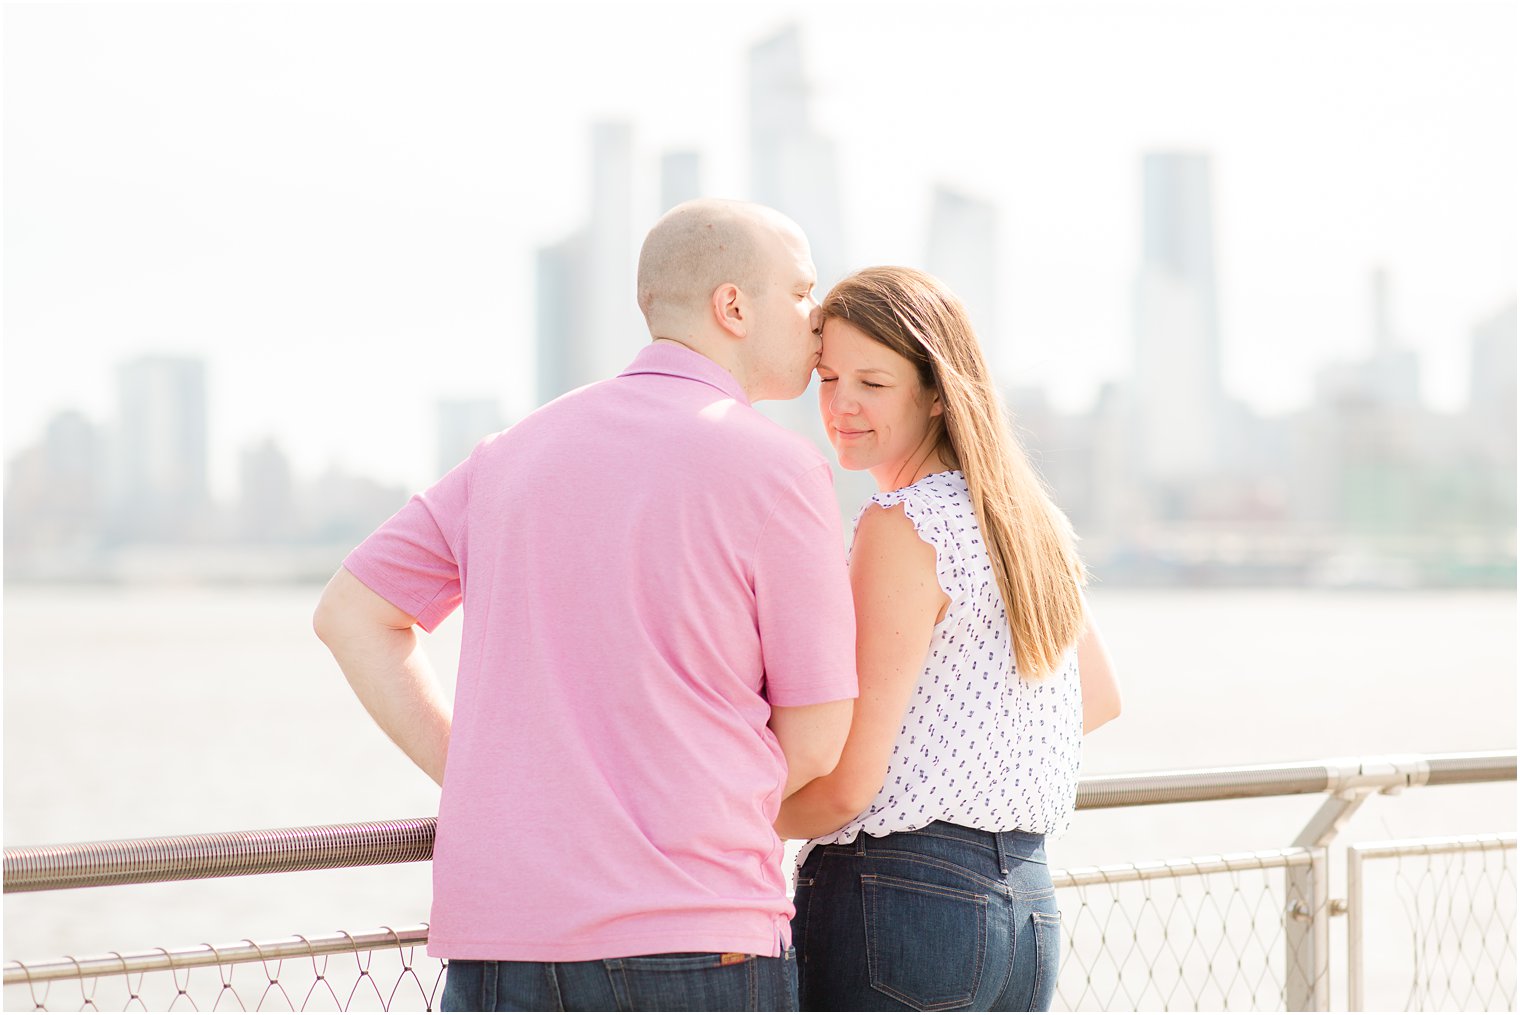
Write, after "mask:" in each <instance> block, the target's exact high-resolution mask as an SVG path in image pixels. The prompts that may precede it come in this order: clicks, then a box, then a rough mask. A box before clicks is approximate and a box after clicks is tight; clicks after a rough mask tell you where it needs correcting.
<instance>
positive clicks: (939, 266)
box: [926, 186, 1001, 375]
mask: <svg viewBox="0 0 1520 1015" xmlns="http://www.w3.org/2000/svg"><path fill="white" fill-rule="evenodd" d="M926 267H927V268H928V270H929V272H930V274H933V275H935V276H937V277H938V278H939V279H940V280H941V281H942V282H944V283H945V284H946V285H947V286H949V287H950V289H951V290H952V291H953V292H954V293H955V294H956V296H958V297H960V301H961V302H962V303H964V304H965V305H966V311H967V313H969V314H970V315H971V324H972V327H974V328H975V329H976V334H977V337H978V338H980V339H981V342H982V348H983V349H985V350H986V352H987V358H988V360H989V362H990V364H991V366H992V370H993V373H994V375H996V374H997V373H998V371H999V367H1000V363H999V360H1000V358H1001V357H1000V356H999V345H1000V337H999V335H998V330H997V270H998V210H997V207H996V206H995V205H994V204H992V203H991V202H990V201H982V200H979V199H977V198H974V197H971V196H970V195H968V194H963V193H961V192H959V191H956V190H952V189H950V188H948V187H943V186H938V187H935V188H934V202H933V205H932V206H931V210H930V213H929V257H928V261H927V262H926Z"/></svg>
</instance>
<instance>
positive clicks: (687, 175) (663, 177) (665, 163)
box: [658, 151, 702, 215]
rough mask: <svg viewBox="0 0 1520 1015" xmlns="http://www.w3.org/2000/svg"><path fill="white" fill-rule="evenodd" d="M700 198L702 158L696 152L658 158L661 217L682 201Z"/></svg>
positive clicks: (669, 154) (674, 153) (683, 152)
mask: <svg viewBox="0 0 1520 1015" xmlns="http://www.w3.org/2000/svg"><path fill="white" fill-rule="evenodd" d="M701 196H702V158H701V156H700V155H698V154H697V153H696V152H690V151H676V152H666V153H665V154H664V155H663V156H661V158H660V207H659V209H658V212H659V214H661V215H663V214H665V213H666V212H667V211H669V210H670V209H672V208H674V207H675V206H676V205H678V204H680V203H682V202H683V201H690V200H692V199H693V198H697V197H701Z"/></svg>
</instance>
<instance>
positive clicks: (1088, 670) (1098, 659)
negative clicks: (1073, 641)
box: [1077, 613, 1120, 733]
mask: <svg viewBox="0 0 1520 1015" xmlns="http://www.w3.org/2000/svg"><path fill="white" fill-rule="evenodd" d="M1077 669H1078V670H1079V671H1080V673H1081V675H1082V732H1083V733H1091V732H1092V731H1093V730H1095V729H1097V728H1098V727H1099V726H1102V725H1103V724H1104V723H1106V722H1108V721H1109V720H1110V719H1114V718H1117V717H1118V715H1119V704H1120V703H1119V681H1118V679H1117V678H1116V677H1115V676H1114V661H1113V660H1112V659H1110V658H1109V656H1108V648H1107V647H1106V646H1105V645H1104V644H1103V637H1102V635H1100V634H1099V633H1098V626H1097V624H1095V623H1093V619H1092V614H1091V613H1089V614H1088V615H1087V630H1085V631H1083V632H1082V637H1081V638H1079V639H1078V640H1077Z"/></svg>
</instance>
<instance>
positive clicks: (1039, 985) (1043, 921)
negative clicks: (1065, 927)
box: [1027, 910, 1061, 1011]
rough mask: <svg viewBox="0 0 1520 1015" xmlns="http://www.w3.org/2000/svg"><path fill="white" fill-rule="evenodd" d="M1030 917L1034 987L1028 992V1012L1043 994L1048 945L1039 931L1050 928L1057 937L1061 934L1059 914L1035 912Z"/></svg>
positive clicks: (1057, 941)
mask: <svg viewBox="0 0 1520 1015" xmlns="http://www.w3.org/2000/svg"><path fill="white" fill-rule="evenodd" d="M1030 916H1031V917H1033V919H1034V986H1033V987H1032V988H1031V990H1030V992H1029V1004H1028V1005H1027V1007H1028V1009H1029V1010H1030V1011H1033V1010H1034V1007H1035V1004H1036V1002H1037V1001H1038V999H1039V998H1040V995H1042V994H1043V993H1044V992H1045V952H1046V950H1047V948H1048V945H1047V944H1046V941H1045V935H1044V934H1042V933H1041V929H1042V928H1051V929H1053V930H1054V932H1055V933H1056V934H1057V935H1059V934H1060V933H1061V914H1060V913H1042V912H1040V911H1038V910H1036V911H1035V912H1033V913H1031V914H1030ZM1056 945H1057V947H1059V945H1060V938H1059V936H1058V937H1057V939H1056ZM1057 972H1059V970H1058V971H1057ZM1052 990H1054V985H1052Z"/></svg>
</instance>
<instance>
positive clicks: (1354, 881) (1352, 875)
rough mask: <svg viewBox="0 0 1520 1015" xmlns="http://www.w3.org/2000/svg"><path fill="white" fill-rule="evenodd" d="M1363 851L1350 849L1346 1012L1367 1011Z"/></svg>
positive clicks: (1347, 888)
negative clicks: (1364, 952)
mask: <svg viewBox="0 0 1520 1015" xmlns="http://www.w3.org/2000/svg"><path fill="white" fill-rule="evenodd" d="M1365 904H1366V900H1365V899H1364V898H1363V897H1362V851H1361V850H1360V849H1358V848H1357V847H1355V846H1352V847H1351V848H1350V849H1348V850H1346V1010H1347V1011H1365V1010H1366V999H1365V997H1364V996H1363V995H1364V989H1365V988H1364V986H1363V981H1362V926H1363V920H1365V918H1366V917H1365V914H1364V913H1363V912H1362V907H1363V906H1364V905H1365Z"/></svg>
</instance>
